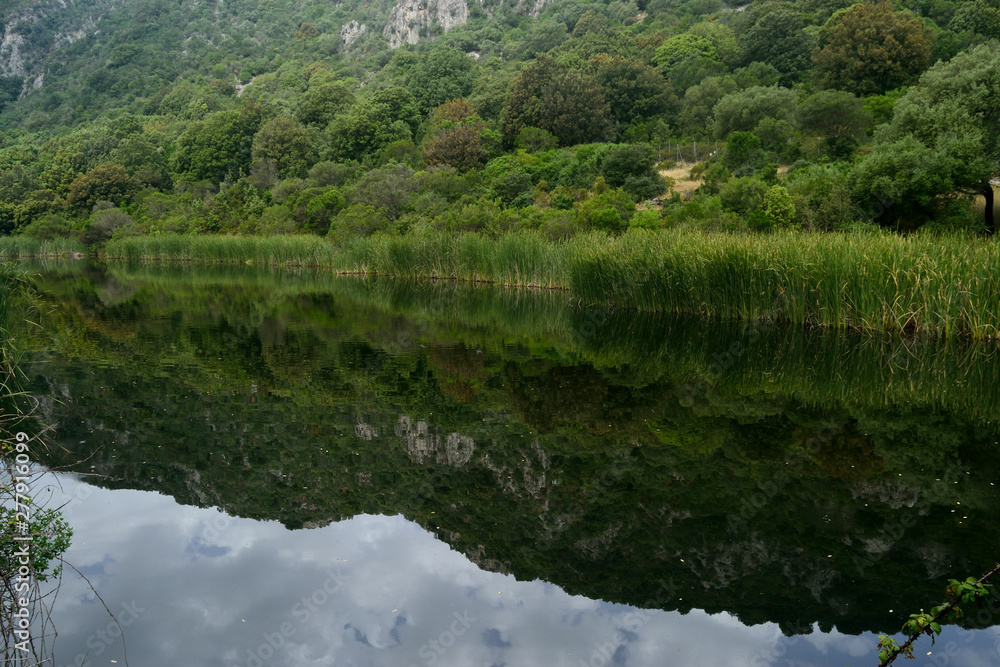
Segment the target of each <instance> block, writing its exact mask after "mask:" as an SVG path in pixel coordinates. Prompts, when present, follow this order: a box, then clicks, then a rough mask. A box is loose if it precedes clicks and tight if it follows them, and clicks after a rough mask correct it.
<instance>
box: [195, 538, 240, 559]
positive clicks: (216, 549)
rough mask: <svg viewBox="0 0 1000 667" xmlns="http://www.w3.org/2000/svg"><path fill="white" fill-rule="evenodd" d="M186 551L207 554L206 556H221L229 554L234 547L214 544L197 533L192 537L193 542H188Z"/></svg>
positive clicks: (201, 554)
mask: <svg viewBox="0 0 1000 667" xmlns="http://www.w3.org/2000/svg"><path fill="white" fill-rule="evenodd" d="M186 551H187V553H192V554H197V555H199V556H205V557H206V558H219V557H220V556H225V555H226V554H228V553H229V552H230V551H232V549H231V548H230V547H220V546H216V545H214V544H208V543H207V542H205V541H204V540H203V539H201V538H200V537H198V536H197V535H195V536H194V537H192V538H191V543H190V544H188V547H187V549H186Z"/></svg>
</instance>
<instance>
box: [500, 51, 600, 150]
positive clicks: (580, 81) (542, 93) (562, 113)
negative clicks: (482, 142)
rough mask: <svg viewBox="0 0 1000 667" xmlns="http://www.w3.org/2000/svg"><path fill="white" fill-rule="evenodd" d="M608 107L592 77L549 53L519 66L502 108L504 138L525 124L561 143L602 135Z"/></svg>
mask: <svg viewBox="0 0 1000 667" xmlns="http://www.w3.org/2000/svg"><path fill="white" fill-rule="evenodd" d="M609 116H610V109H609V107H608V103H607V102H606V101H605V100H604V94H603V92H602V91H601V88H600V86H599V85H598V84H597V82H596V81H594V79H593V77H591V76H590V75H588V74H586V73H585V72H581V71H578V70H574V69H571V68H570V67H568V66H566V65H562V64H557V63H556V62H555V61H554V60H552V59H551V58H548V57H539V58H538V59H537V60H536V61H535V62H534V63H532V64H530V65H528V66H526V67H525V68H524V69H522V70H521V73H520V74H519V75H518V77H517V79H516V80H515V81H514V85H513V87H512V88H511V91H510V95H509V96H508V97H507V104H506V106H505V108H504V111H503V117H502V121H501V122H502V125H503V134H504V141H505V142H506V143H507V145H508V146H512V145H513V144H514V139H515V138H516V137H517V134H518V132H520V131H521V129H522V128H525V127H540V128H542V129H543V130H548V131H549V132H551V133H552V134H553V135H555V137H556V138H557V139H558V140H559V143H560V144H562V145H564V146H572V145H574V144H581V143H586V142H588V141H596V140H599V139H602V138H603V137H604V134H605V132H606V131H607V127H608V117H609Z"/></svg>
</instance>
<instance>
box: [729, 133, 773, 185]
mask: <svg viewBox="0 0 1000 667" xmlns="http://www.w3.org/2000/svg"><path fill="white" fill-rule="evenodd" d="M722 160H723V163H724V164H725V165H726V166H727V167H729V169H731V170H732V172H733V174H735V175H736V176H746V175H749V174H752V173H753V172H754V171H756V170H757V169H759V168H760V167H763V166H764V162H765V161H766V160H767V156H766V154H765V153H764V149H763V147H762V146H761V143H760V139H758V138H757V135H755V134H753V133H751V132H733V133H732V134H730V135H729V137H728V138H727V139H726V150H725V153H724V154H723V158H722Z"/></svg>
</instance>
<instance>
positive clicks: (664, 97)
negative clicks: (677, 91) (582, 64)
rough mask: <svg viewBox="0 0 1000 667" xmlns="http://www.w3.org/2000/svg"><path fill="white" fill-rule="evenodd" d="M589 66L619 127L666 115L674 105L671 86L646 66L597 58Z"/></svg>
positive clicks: (600, 56) (616, 58) (623, 59)
mask: <svg viewBox="0 0 1000 667" xmlns="http://www.w3.org/2000/svg"><path fill="white" fill-rule="evenodd" d="M590 67H591V71H592V72H593V74H594V79H595V80H596V81H597V83H598V84H599V85H600V86H601V90H602V91H603V92H604V99H605V101H606V102H607V103H608V106H609V108H610V110H611V118H612V119H613V120H614V122H616V123H617V124H618V125H619V126H626V125H629V124H631V123H634V122H636V121H639V120H642V119H644V118H651V117H653V116H657V115H659V114H662V113H666V112H667V111H669V110H670V109H671V108H673V107H676V106H677V97H676V95H674V91H673V89H672V88H671V87H670V84H668V83H667V81H666V80H665V79H664V78H663V75H662V74H660V72H659V71H657V70H656V69H654V68H652V67H650V66H649V65H646V64H645V63H642V62H639V61H637V60H630V59H627V58H622V57H621V56H614V57H612V56H606V55H599V56H596V57H594V58H592V59H591V61H590Z"/></svg>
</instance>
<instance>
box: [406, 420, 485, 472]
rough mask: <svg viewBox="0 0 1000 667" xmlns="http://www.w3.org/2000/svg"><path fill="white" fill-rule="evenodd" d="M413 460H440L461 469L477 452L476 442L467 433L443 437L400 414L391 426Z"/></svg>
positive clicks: (415, 461) (420, 422)
mask: <svg viewBox="0 0 1000 667" xmlns="http://www.w3.org/2000/svg"><path fill="white" fill-rule="evenodd" d="M394 430H395V433H396V437H397V438H399V439H400V440H401V441H402V442H403V445H404V446H405V447H406V454H407V455H408V456H409V457H410V460H411V461H413V462H414V463H420V464H423V463H441V464H444V465H449V466H453V467H456V468H461V467H462V466H464V465H465V464H466V463H468V462H469V460H470V459H471V458H472V455H473V453H475V451H476V441H475V440H473V439H472V438H470V437H469V436H466V435H460V434H458V433H449V434H448V435H447V436H445V437H444V438H442V437H441V436H440V435H438V434H436V433H431V432H430V428H429V427H428V425H427V422H425V421H418V422H416V423H414V422H412V421H411V420H410V418H409V417H407V416H406V415H403V416H402V417H400V418H399V421H398V422H397V423H396V428H395V429H394Z"/></svg>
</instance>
